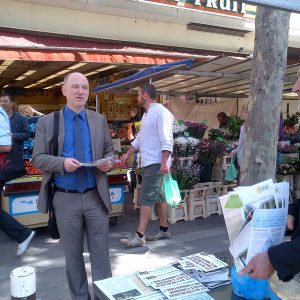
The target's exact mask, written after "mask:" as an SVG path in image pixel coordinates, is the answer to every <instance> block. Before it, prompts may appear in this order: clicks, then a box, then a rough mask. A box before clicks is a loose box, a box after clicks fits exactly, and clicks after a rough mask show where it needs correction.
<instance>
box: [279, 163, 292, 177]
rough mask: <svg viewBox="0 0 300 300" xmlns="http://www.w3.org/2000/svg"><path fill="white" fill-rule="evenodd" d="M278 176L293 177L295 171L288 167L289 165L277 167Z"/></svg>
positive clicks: (290, 166)
mask: <svg viewBox="0 0 300 300" xmlns="http://www.w3.org/2000/svg"><path fill="white" fill-rule="evenodd" d="M277 172H278V173H279V174H281V175H293V174H295V173H296V170H295V168H294V167H293V166H292V165H290V164H281V165H280V166H279V167H278V171H277Z"/></svg>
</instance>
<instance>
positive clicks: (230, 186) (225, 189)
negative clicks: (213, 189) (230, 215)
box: [222, 183, 237, 195]
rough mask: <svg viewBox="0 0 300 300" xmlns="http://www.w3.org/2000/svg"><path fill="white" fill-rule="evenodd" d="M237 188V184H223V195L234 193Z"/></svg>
mask: <svg viewBox="0 0 300 300" xmlns="http://www.w3.org/2000/svg"><path fill="white" fill-rule="evenodd" d="M236 186H237V184H236V183H231V184H223V186H222V195H226V194H228V192H229V191H232V190H233V189H234V188H235V187H236Z"/></svg>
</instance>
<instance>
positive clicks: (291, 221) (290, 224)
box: [286, 215, 295, 230]
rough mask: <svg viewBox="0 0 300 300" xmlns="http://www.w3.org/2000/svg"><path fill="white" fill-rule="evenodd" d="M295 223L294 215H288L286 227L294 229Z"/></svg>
mask: <svg viewBox="0 0 300 300" xmlns="http://www.w3.org/2000/svg"><path fill="white" fill-rule="evenodd" d="M294 223H295V218H294V217H293V216H292V215H288V216H287V220H286V228H287V229H288V230H294Z"/></svg>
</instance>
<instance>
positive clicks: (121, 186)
mask: <svg viewBox="0 0 300 300" xmlns="http://www.w3.org/2000/svg"><path fill="white" fill-rule="evenodd" d="M41 181H42V176H40V175H39V176H24V177H21V178H18V179H15V180H12V181H10V182H7V183H6V185H5V188H4V193H2V195H1V207H2V209H3V210H5V211H6V212H7V213H9V214H10V215H11V216H13V217H14V218H15V219H17V220H18V221H19V222H20V223H21V224H23V225H25V226H28V227H43V226H47V223H48V214H43V213H41V212H40V211H39V210H38V209H37V199H38V195H39V191H40V187H41ZM108 184H109V192H110V198H111V203H112V211H111V213H110V215H109V216H110V217H111V218H113V222H115V221H116V219H115V218H116V217H118V216H121V215H122V214H123V204H124V191H125V190H126V189H127V184H128V181H127V170H118V171H112V172H110V173H108Z"/></svg>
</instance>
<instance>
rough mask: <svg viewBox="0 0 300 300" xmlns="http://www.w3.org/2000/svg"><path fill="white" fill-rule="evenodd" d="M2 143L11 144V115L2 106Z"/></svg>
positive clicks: (0, 143) (0, 116)
mask: <svg viewBox="0 0 300 300" xmlns="http://www.w3.org/2000/svg"><path fill="white" fill-rule="evenodd" d="M0 145H1V146H11V134H10V124H9V117H8V115H7V113H6V112H5V111H4V109H3V108H2V107H0Z"/></svg>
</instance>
